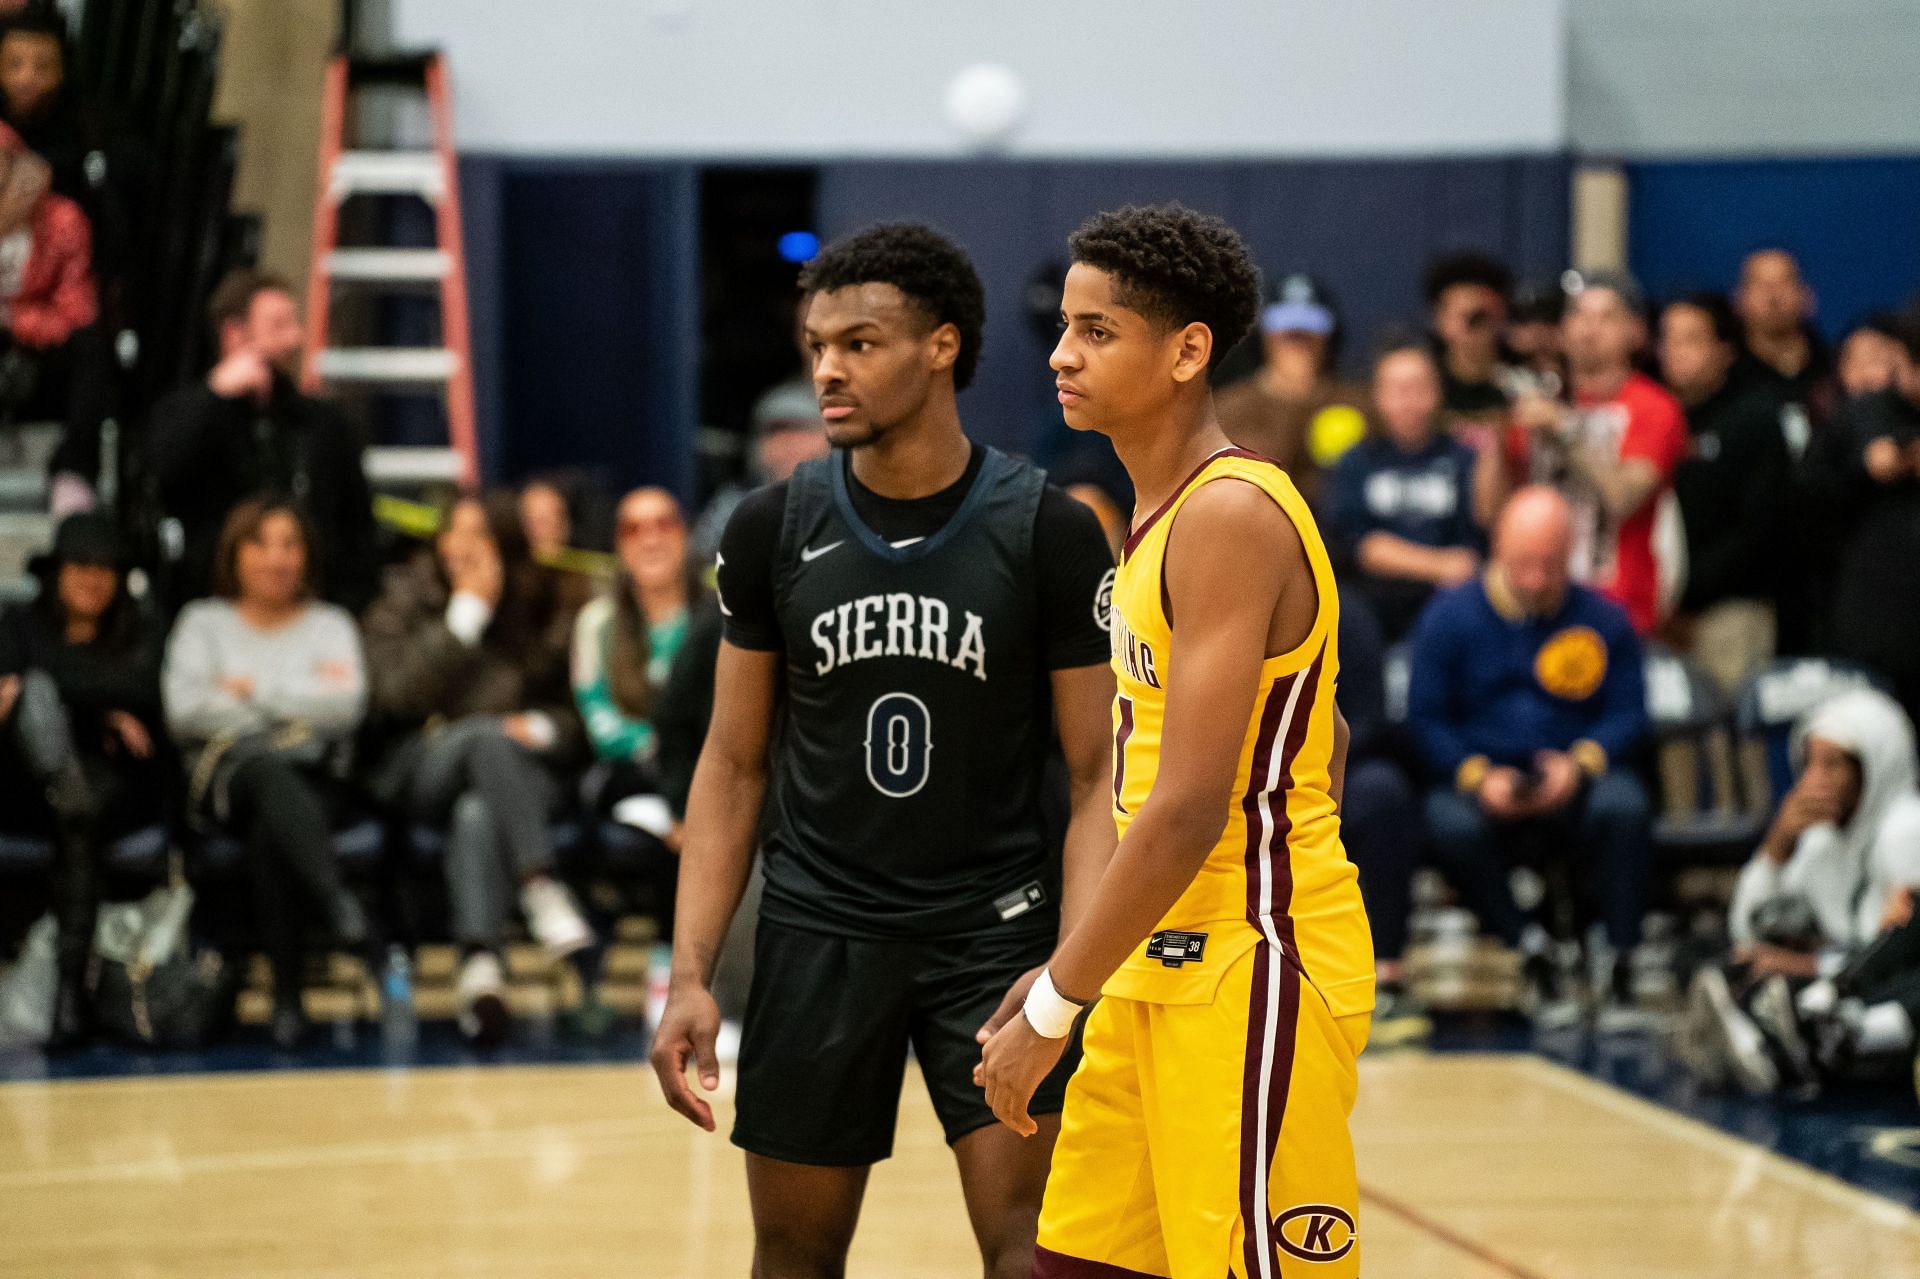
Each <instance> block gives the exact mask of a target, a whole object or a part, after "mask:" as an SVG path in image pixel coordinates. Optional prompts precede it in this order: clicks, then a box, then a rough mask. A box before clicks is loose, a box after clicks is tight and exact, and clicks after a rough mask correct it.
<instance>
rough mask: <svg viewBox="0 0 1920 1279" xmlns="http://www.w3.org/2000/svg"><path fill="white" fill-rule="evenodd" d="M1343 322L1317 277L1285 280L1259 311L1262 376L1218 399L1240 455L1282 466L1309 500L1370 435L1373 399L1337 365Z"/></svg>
mask: <svg viewBox="0 0 1920 1279" xmlns="http://www.w3.org/2000/svg"><path fill="white" fill-rule="evenodd" d="M1339 328H1340V319H1339V316H1338V315H1337V314H1336V313H1335V311H1334V308H1333V299H1332V298H1331V297H1329V296H1328V294H1327V291H1326V289H1325V288H1324V287H1323V286H1322V285H1321V284H1320V283H1319V282H1318V281H1316V280H1314V279H1313V277H1311V276H1308V275H1303V274H1301V273H1299V272H1295V273H1294V274H1291V275H1287V276H1283V277H1281V280H1280V284H1279V286H1278V288H1276V289H1275V290H1274V300H1273V301H1272V302H1270V303H1268V304H1267V305H1266V307H1265V308H1264V309H1262V311H1261V312H1260V344H1261V355H1262V362H1261V365H1260V371H1259V372H1257V373H1255V374H1254V375H1253V376H1252V377H1250V378H1247V379H1245V380H1244V381H1241V382H1236V383H1235V384H1234V385H1232V386H1230V387H1227V388H1226V389H1224V390H1222V391H1221V392H1220V393H1219V394H1218V395H1216V396H1215V397H1214V411H1215V412H1216V413H1218V414H1219V416H1220V425H1221V427H1222V429H1224V430H1225V431H1226V433H1227V438H1229V439H1231V440H1232V441H1233V442H1234V443H1235V444H1238V445H1239V446H1240V447H1241V448H1245V449H1252V450H1253V451H1254V452H1255V453H1259V454H1261V455H1262V456H1263V457H1268V458H1271V459H1273V460H1274V461H1275V462H1278V463H1279V464H1280V465H1281V467H1282V468H1283V469H1284V470H1285V471H1286V472H1287V474H1288V476H1289V477H1290V478H1291V479H1292V480H1293V483H1294V487H1295V488H1298V489H1299V490H1300V492H1301V494H1302V495H1303V496H1304V497H1305V498H1306V499H1307V500H1308V501H1309V502H1313V501H1316V500H1317V499H1318V497H1319V494H1320V486H1321V472H1322V471H1323V470H1324V469H1325V468H1327V467H1330V466H1332V465H1333V464H1334V462H1335V461H1337V460H1338V459H1339V457H1340V455H1341V454H1342V453H1344V452H1346V451H1347V450H1348V449H1349V448H1352V447H1353V446H1354V445H1355V444H1357V443H1359V441H1360V438H1361V437H1362V436H1364V435H1365V434H1366V432H1367V419H1366V414H1365V412H1364V409H1363V407H1362V406H1364V405H1365V403H1366V395H1365V392H1363V391H1362V390H1361V389H1360V388H1359V387H1357V386H1353V385H1351V384H1349V383H1346V382H1343V381H1341V380H1340V378H1339V376H1338V374H1337V373H1336V372H1335V370H1334V367H1333V363H1334V357H1335V353H1336V347H1337V344H1338V338H1339Z"/></svg>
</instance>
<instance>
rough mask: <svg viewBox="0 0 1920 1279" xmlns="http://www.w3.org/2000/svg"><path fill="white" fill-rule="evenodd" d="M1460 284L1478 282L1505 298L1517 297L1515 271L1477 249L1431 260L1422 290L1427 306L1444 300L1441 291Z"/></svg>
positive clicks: (1482, 286)
mask: <svg viewBox="0 0 1920 1279" xmlns="http://www.w3.org/2000/svg"><path fill="white" fill-rule="evenodd" d="M1458 284H1477V285H1479V286H1480V287H1481V288H1484V289H1492V290H1493V291H1494V292H1495V293H1498V294H1499V295H1500V296H1501V297H1502V298H1512V296H1513V272H1512V271H1509V270H1508V269H1507V266H1506V264H1505V263H1504V262H1501V261H1500V260H1498V259H1497V258H1492V257H1488V256H1487V255H1486V254H1484V253H1477V252H1466V253H1446V254H1442V255H1441V256H1439V257H1437V258H1435V259H1433V261H1431V262H1429V263H1427V271H1426V275H1425V277H1424V278H1423V279H1422V280H1421V283H1420V293H1421V296H1422V297H1424V298H1426V300H1427V306H1428V307H1432V306H1434V305H1435V304H1437V303H1438V302H1439V301H1440V296H1441V294H1443V293H1445V292H1446V291H1447V290H1448V289H1451V288H1453V287H1454V286H1455V285H1458Z"/></svg>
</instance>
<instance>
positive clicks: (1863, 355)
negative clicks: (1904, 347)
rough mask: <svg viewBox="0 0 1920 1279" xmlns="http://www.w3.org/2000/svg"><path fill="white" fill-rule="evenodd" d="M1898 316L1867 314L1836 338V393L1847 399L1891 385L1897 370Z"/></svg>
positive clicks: (1899, 356) (1854, 398)
mask: <svg viewBox="0 0 1920 1279" xmlns="http://www.w3.org/2000/svg"><path fill="white" fill-rule="evenodd" d="M1900 359H1901V355H1900V317H1899V316H1897V315H1889V314H1885V313H1880V314H1876V315H1870V316H1868V317H1867V318H1866V319H1864V320H1862V321H1860V323H1858V324H1856V325H1854V326H1853V327H1852V328H1851V329H1849V330H1847V335H1846V336H1845V337H1844V338H1842V339H1840V357H1839V359H1838V360H1837V361H1835V365H1834V373H1835V376H1836V377H1838V378H1839V380H1840V391H1841V393H1842V394H1843V395H1845V396H1846V398H1847V399H1849V400H1857V399H1859V398H1860V397H1861V396H1863V395H1872V394H1874V393H1875V392H1877V391H1884V390H1886V389H1887V388H1888V387H1889V386H1892V385H1893V375H1894V372H1895V370H1897V369H1898V368H1899V367H1900Z"/></svg>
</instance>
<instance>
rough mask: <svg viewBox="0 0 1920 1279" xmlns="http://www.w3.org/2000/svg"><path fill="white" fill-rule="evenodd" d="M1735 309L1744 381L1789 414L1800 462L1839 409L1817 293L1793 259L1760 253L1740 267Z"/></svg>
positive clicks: (1786, 422)
mask: <svg viewBox="0 0 1920 1279" xmlns="http://www.w3.org/2000/svg"><path fill="white" fill-rule="evenodd" d="M1733 304H1734V309H1735V310H1737V311H1738V312H1739V314H1740V323H1741V326H1742V336H1743V337H1744V339H1745V350H1746V353H1747V358H1746V359H1745V360H1743V361H1742V364H1741V370H1740V377H1741V378H1742V379H1743V380H1751V381H1752V382H1753V383H1754V385H1755V386H1757V387H1759V388H1760V389H1762V390H1764V391H1765V392H1767V393H1768V394H1769V395H1771V396H1773V398H1774V399H1775V400H1776V401H1777V402H1779V403H1780V404H1781V405H1783V406H1785V407H1786V408H1787V410H1788V411H1787V413H1786V414H1785V416H1783V418H1782V429H1783V430H1785V431H1786V434H1787V447H1788V448H1789V449H1790V450H1792V452H1793V455H1794V456H1795V457H1796V458H1797V457H1799V456H1800V455H1801V454H1802V453H1804V452H1806V449H1807V445H1808V444H1809V443H1810V442H1811V440H1812V437H1813V435H1814V434H1815V433H1817V432H1818V431H1820V430H1821V429H1822V428H1824V427H1825V426H1826V425H1827V423H1828V422H1830V421H1832V419H1833V415H1834V412H1835V410H1837V409H1838V408H1839V395H1838V386H1837V384H1836V382H1835V381H1834V375H1833V353H1832V352H1831V351H1829V350H1828V349H1827V345H1826V343H1825V342H1823V341H1821V340H1820V333H1819V330H1817V329H1815V328H1814V327H1813V312H1814V296H1813V290H1812V289H1811V288H1809V287H1807V282H1806V280H1805V279H1804V278H1803V277H1802V276H1801V274H1800V263H1799V261H1798V260H1797V259H1795V257H1794V256H1793V254H1791V253H1789V252H1787V251H1786V250H1785V249H1781V248H1766V249H1758V250H1755V251H1754V252H1752V253H1749V254H1748V255H1747V257H1746V260H1745V261H1744V262H1742V263H1741V264H1740V283H1739V287H1738V288H1737V289H1736V290H1735V292H1734V296H1733Z"/></svg>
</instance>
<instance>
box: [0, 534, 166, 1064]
mask: <svg viewBox="0 0 1920 1279" xmlns="http://www.w3.org/2000/svg"><path fill="white" fill-rule="evenodd" d="M34 568H35V570H36V573H37V575H38V576H39V578H40V593H39V595H38V597H37V598H35V599H34V600H33V601H32V602H31V603H27V604H19V605H15V606H13V607H12V608H10V609H8V610H7V611H6V612H5V613H4V614H0V813H4V814H5V817H4V819H0V821H4V825H5V827H6V828H7V829H8V830H9V831H12V832H14V833H20V834H31V835H39V836H45V837H50V838H51V839H52V841H53V845H54V850H55V858H54V885H53V887H54V905H55V916H56V919H57V922H58V925H59V943H58V955H59V975H60V985H59V993H58V997H57V1000H56V1004H55V1019H54V1040H55V1044H54V1046H55V1047H56V1048H64V1047H70V1046H73V1045H75V1044H77V1043H78V1042H79V1041H80V1040H82V1039H84V1037H85V1031H86V1027H87V1022H88V1015H87V1014H88V1009H87V1000H86V992H85V980H84V979H85V973H86V966H87V959H88V956H89V954H90V950H91V945H92V941H93V928H94V916H95V913H96V910H97V908H98V905H99V895H100V879H101V873H100V864H101V860H102V857H103V855H104V853H105V851H106V848H107V846H108V844H109V843H110V842H111V841H112V839H113V838H114V837H116V836H119V835H123V834H126V833H129V832H131V831H133V830H135V829H138V828H139V827H141V826H144V825H147V824H150V823H151V822H153V821H155V820H158V818H159V815H160V811H161V807H162V796H163V795H164V794H165V786H164V777H165V773H164V772H163V769H164V759H163V755H164V744H165V740H166V735H165V733H163V732H162V731H161V728H160V722H161V720H160V649H161V636H160V631H159V628H158V626H157V624H156V622H155V621H154V619H153V618H152V617H151V616H150V615H149V614H148V612H147V611H146V610H145V609H144V608H142V606H141V604H140V602H139V601H137V600H135V599H134V598H133V597H132V596H131V595H130V594H129V593H128V590H127V578H126V572H125V554H124V551H123V547H122V543H121V540H120V536H119V533H118V531H117V530H116V529H115V528H114V526H113V524H112V522H111V521H110V520H109V519H108V518H107V517H106V516H104V515H98V514H82V515H72V516H69V517H67V519H66V520H65V522H63V523H62V524H61V525H60V528H59V531H58V533H57V535H56V537H55V540H54V545H53V550H52V552H51V553H50V554H48V555H46V556H44V557H42V558H41V559H40V560H38V561H37V562H36V563H35V565H34Z"/></svg>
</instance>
